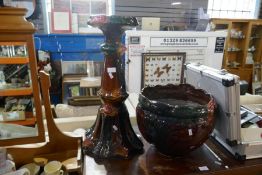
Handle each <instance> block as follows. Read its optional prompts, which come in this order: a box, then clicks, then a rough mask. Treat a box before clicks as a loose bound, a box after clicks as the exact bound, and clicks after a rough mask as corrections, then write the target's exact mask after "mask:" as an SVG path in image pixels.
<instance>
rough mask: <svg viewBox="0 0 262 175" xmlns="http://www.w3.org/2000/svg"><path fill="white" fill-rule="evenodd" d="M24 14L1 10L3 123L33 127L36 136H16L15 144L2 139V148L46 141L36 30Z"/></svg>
mask: <svg viewBox="0 0 262 175" xmlns="http://www.w3.org/2000/svg"><path fill="white" fill-rule="evenodd" d="M25 14H26V9H19V8H10V7H2V8H0V124H1V123H2V124H5V125H8V124H13V125H20V126H21V125H22V127H24V126H26V127H32V128H35V130H36V134H35V135H32V136H30V137H29V138H26V139H22V138H20V136H19V137H18V138H19V139H17V138H16V137H15V136H14V137H15V138H16V140H15V142H14V141H13V140H12V139H13V138H9V137H7V139H6V140H5V139H3V138H1V137H0V146H5V145H10V144H13V143H15V144H22V143H33V142H39V141H43V140H44V134H43V133H44V128H43V121H42V109H41V101H40V89H39V84H38V72H37V60H36V56H35V49H34V40H33V34H34V32H35V28H34V26H33V24H31V23H29V22H28V21H26V20H25V18H24V15H25ZM10 127H12V125H10ZM0 129H1V128H0ZM11 136H12V134H11Z"/></svg>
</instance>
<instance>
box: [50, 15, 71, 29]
mask: <svg viewBox="0 0 262 175" xmlns="http://www.w3.org/2000/svg"><path fill="white" fill-rule="evenodd" d="M51 18H52V33H71V32H72V20H71V11H69V10H68V11H67V10H64V11H56V10H52V12H51Z"/></svg>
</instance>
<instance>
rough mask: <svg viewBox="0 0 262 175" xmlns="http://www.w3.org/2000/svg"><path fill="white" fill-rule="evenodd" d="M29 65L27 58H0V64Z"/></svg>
mask: <svg viewBox="0 0 262 175" xmlns="http://www.w3.org/2000/svg"><path fill="white" fill-rule="evenodd" d="M27 63H29V58H27V57H11V58H7V57H5V58H1V57H0V64H27Z"/></svg>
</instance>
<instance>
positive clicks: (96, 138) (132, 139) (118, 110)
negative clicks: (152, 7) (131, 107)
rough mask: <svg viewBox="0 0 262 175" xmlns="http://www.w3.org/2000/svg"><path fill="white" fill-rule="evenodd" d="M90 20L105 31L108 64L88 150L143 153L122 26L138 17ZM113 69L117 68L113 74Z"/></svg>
mask: <svg viewBox="0 0 262 175" xmlns="http://www.w3.org/2000/svg"><path fill="white" fill-rule="evenodd" d="M88 24H90V25H92V26H95V27H99V28H100V29H101V30H102V31H103V33H104V35H105V43H104V44H102V46H101V50H102V52H104V54H105V61H104V62H105V64H104V71H103V75H102V79H101V89H100V91H99V96H100V98H101V101H102V105H101V107H100V108H99V111H98V114H97V119H96V121H95V123H94V125H93V126H92V127H91V128H90V129H88V130H87V132H86V138H85V141H84V143H83V150H84V153H85V154H88V155H91V156H93V157H95V158H128V157H130V156H131V155H133V154H136V153H142V152H143V143H142V142H141V140H140V139H138V137H137V136H136V134H135V133H134V131H133V129H132V127H131V124H130V120H129V114H128V111H127V108H126V106H125V104H124V101H125V100H126V98H127V97H128V94H127V92H126V87H125V74H124V63H123V61H122V59H121V56H122V55H123V53H124V51H125V47H124V46H123V44H122V43H121V37H122V33H123V31H124V30H123V29H122V27H123V26H136V25H137V24H138V23H137V20H136V18H134V17H119V16H93V17H91V18H90V20H89V22H88ZM109 69H111V70H112V69H114V70H115V71H113V72H111V74H110V73H109V72H110V71H109Z"/></svg>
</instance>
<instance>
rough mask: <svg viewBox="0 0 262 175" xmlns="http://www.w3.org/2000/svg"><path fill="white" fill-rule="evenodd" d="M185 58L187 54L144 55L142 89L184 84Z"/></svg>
mask: <svg viewBox="0 0 262 175" xmlns="http://www.w3.org/2000/svg"><path fill="white" fill-rule="evenodd" d="M185 58H186V53H185V52H172V53H143V54H142V82H141V85H142V86H141V87H142V88H143V87H146V86H156V85H167V84H180V83H182V82H183V77H184V74H183V72H184V62H185Z"/></svg>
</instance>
